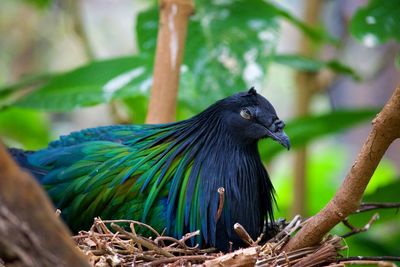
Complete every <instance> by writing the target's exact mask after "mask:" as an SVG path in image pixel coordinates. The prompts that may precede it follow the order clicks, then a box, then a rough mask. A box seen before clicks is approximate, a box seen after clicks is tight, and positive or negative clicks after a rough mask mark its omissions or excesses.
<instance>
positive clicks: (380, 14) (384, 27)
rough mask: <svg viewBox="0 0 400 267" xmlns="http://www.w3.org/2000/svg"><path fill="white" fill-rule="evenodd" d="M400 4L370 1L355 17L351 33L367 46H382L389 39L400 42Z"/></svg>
mask: <svg viewBox="0 0 400 267" xmlns="http://www.w3.org/2000/svg"><path fill="white" fill-rule="evenodd" d="M399 18H400V2H399V1H398V0H393V1H392V0H387V1H380V0H370V1H369V3H368V5H366V6H364V7H362V8H360V9H359V10H358V11H357V12H356V14H355V15H354V16H353V18H352V20H351V23H350V31H351V33H352V34H353V35H354V37H356V38H357V39H358V40H360V41H361V42H362V43H364V44H365V45H367V46H374V45H378V44H382V43H384V42H386V41H387V40H389V39H396V40H397V41H400V28H399Z"/></svg>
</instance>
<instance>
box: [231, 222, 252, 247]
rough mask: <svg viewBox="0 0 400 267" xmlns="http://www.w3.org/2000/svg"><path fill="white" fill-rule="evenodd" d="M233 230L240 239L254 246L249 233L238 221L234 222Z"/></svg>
mask: <svg viewBox="0 0 400 267" xmlns="http://www.w3.org/2000/svg"><path fill="white" fill-rule="evenodd" d="M233 230H235V232H236V234H237V235H238V236H239V237H240V239H242V240H243V241H244V242H245V243H246V244H247V245H249V246H254V245H255V242H254V240H253V239H252V238H251V237H250V235H249V233H247V231H246V230H245V229H244V228H243V226H242V225H241V224H240V223H235V224H234V225H233Z"/></svg>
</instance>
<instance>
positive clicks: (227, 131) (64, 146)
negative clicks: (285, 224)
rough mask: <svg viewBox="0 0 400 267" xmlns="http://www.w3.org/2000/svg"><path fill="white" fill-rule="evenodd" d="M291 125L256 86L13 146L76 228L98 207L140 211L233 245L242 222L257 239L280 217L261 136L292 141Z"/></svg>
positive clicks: (112, 214)
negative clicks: (204, 104) (167, 116)
mask: <svg viewBox="0 0 400 267" xmlns="http://www.w3.org/2000/svg"><path fill="white" fill-rule="evenodd" d="M284 126H285V124H284V123H283V122H282V121H281V120H280V119H279V118H278V117H277V115H276V112H275V109H274V107H273V106H272V105H271V104H270V103H269V102H268V101H267V100H266V99H265V98H264V97H263V96H261V95H259V94H257V92H256V90H254V89H253V88H252V89H250V90H249V91H248V92H242V93H238V94H235V95H232V96H230V97H227V98H225V99H222V100H220V101H218V102H216V103H215V104H213V105H211V106H210V107H208V108H207V109H206V110H204V111H203V112H201V113H200V114H198V115H196V116H194V117H192V118H190V119H187V120H184V121H180V122H174V123H168V124H160V125H117V126H106V127H98V128H93V129H86V130H82V131H80V132H74V133H71V134H69V135H67V136H61V137H60V139H59V140H57V141H53V142H51V143H50V144H49V145H48V147H47V148H45V149H42V150H39V151H22V150H18V149H10V151H11V153H12V154H13V156H14V158H15V159H16V160H17V161H18V162H19V164H20V166H21V167H23V168H24V169H26V170H28V171H30V172H31V173H32V174H33V175H34V176H35V177H36V178H37V180H38V181H39V182H40V183H41V184H42V186H43V187H44V188H45V189H46V190H47V193H48V194H49V196H50V198H51V199H52V201H53V203H54V205H55V206H56V207H57V208H58V209H60V210H61V216H62V218H63V219H64V221H65V222H66V223H67V224H68V226H69V227H70V228H71V230H72V231H74V232H77V231H79V230H82V229H87V228H89V227H90V226H91V224H92V222H93V218H94V217H97V216H100V217H101V218H103V219H122V218H123V219H133V220H140V221H142V222H145V223H147V224H150V225H151V226H153V227H154V228H155V229H157V230H160V231H162V230H163V229H164V228H166V229H167V233H168V234H170V235H173V236H175V237H177V238H180V237H181V236H182V235H184V234H185V233H187V232H191V231H195V230H200V233H201V234H200V236H199V237H198V238H197V240H196V241H197V242H200V243H202V245H211V246H216V247H217V248H218V249H220V250H223V251H226V250H227V249H228V247H229V241H232V242H233V247H234V248H236V247H238V246H241V245H242V243H241V241H240V239H239V237H238V236H237V235H236V233H235V232H234V230H233V225H234V224H235V223H236V222H238V223H240V224H242V225H243V227H244V228H245V229H246V230H247V231H248V233H249V234H250V236H251V237H252V238H254V239H255V238H257V237H258V236H259V234H260V233H261V232H262V231H263V228H264V220H265V219H267V220H270V221H272V220H273V205H274V203H275V200H274V189H273V186H272V184H271V181H270V179H269V177H268V173H267V171H266V170H265V168H264V166H263V163H262V162H261V159H260V155H259V152H258V148H257V143H258V141H259V140H260V139H262V138H272V139H273V140H275V141H277V142H279V143H280V144H282V145H283V146H284V147H286V148H288V149H289V139H288V137H287V135H286V134H285V133H284V132H283V128H284ZM220 187H223V188H224V189H225V194H224V205H223V209H222V213H221V215H220V216H219V218H217V216H216V215H217V210H218V207H219V204H220V202H219V194H218V192H217V190H218V188H220Z"/></svg>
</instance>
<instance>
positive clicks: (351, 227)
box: [342, 213, 379, 238]
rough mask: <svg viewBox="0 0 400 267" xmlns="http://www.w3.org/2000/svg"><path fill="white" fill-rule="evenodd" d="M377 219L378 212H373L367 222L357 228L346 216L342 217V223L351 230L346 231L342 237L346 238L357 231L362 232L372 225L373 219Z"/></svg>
mask: <svg viewBox="0 0 400 267" xmlns="http://www.w3.org/2000/svg"><path fill="white" fill-rule="evenodd" d="M378 219H379V214H378V213H375V214H374V215H373V216H372V217H371V219H370V220H369V221H368V223H367V224H365V225H364V227H361V228H357V227H355V226H353V225H352V224H351V223H350V222H349V220H348V218H346V219H344V220H343V221H342V223H343V224H344V225H345V226H346V227H348V228H349V229H350V230H351V231H350V232H348V233H346V234H344V235H342V238H346V237H349V236H352V235H355V234H358V233H362V232H365V231H368V229H369V228H370V227H371V225H372V224H373V223H374V222H375V221H377V220H378Z"/></svg>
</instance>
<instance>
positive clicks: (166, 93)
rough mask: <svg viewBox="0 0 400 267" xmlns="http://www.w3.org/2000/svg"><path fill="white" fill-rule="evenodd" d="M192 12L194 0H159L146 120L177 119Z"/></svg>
mask: <svg viewBox="0 0 400 267" xmlns="http://www.w3.org/2000/svg"><path fill="white" fill-rule="evenodd" d="M193 12H194V4H193V1H192V0H161V1H160V26H159V30H158V37H157V51H156V59H155V63H154V77H153V87H152V89H151V96H150V103H149V109H148V111H147V118H146V123H150V124H154V123H166V122H171V121H174V120H175V113H176V98H177V94H178V85H179V72H180V66H181V62H182V58H183V52H184V46H185V38H186V31H187V24H188V19H189V17H190V15H191V14H193Z"/></svg>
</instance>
